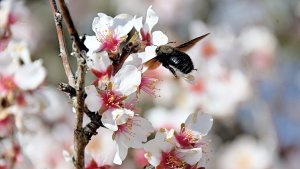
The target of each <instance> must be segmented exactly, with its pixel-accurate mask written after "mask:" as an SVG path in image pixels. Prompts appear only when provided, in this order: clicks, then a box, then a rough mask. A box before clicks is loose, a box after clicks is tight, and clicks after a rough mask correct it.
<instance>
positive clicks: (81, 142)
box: [58, 0, 89, 169]
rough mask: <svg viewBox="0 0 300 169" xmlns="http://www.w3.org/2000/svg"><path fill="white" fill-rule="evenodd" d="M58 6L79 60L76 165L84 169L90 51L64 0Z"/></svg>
mask: <svg viewBox="0 0 300 169" xmlns="http://www.w3.org/2000/svg"><path fill="white" fill-rule="evenodd" d="M58 5H59V7H60V10H61V12H62V16H63V18H64V21H65V23H66V26H67V30H68V32H69V35H70V36H71V38H72V40H73V44H74V49H73V50H74V52H75V55H76V58H77V79H76V86H75V89H76V99H74V102H73V104H74V106H75V109H76V120H75V130H74V151H75V152H74V165H75V168H76V169H83V168H84V166H85V165H84V153H85V152H84V150H85V147H86V145H87V144H88V142H89V139H88V137H86V135H85V132H84V129H83V127H82V123H83V115H84V91H83V89H84V81H85V73H86V61H85V58H86V56H85V53H86V52H87V51H88V49H87V48H86V46H85V45H84V44H83V41H82V40H81V39H80V38H79V34H78V32H77V30H76V28H75V26H74V23H73V20H72V18H71V15H70V12H69V9H68V8H67V5H66V3H65V1H64V0H58Z"/></svg>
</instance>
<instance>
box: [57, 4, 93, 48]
mask: <svg viewBox="0 0 300 169" xmlns="http://www.w3.org/2000/svg"><path fill="white" fill-rule="evenodd" d="M58 5H59V7H60V9H61V12H62V15H63V17H64V20H65V23H66V25H67V30H68V32H69V34H70V36H71V37H72V38H73V41H74V43H75V48H76V49H78V50H79V51H77V52H78V53H79V52H81V51H83V50H84V51H86V52H87V51H88V48H87V47H86V46H85V45H84V44H83V41H82V40H81V39H80V38H79V35H78V33H77V30H76V28H75V26H74V23H73V20H72V18H71V15H70V12H69V10H68V7H67V5H66V3H65V1H64V0H58Z"/></svg>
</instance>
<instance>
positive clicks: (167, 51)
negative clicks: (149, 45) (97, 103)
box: [155, 45, 173, 55]
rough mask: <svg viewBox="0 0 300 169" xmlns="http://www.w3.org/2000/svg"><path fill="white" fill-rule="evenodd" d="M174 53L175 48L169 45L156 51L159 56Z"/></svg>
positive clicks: (159, 47)
mask: <svg viewBox="0 0 300 169" xmlns="http://www.w3.org/2000/svg"><path fill="white" fill-rule="evenodd" d="M172 52H173V47H171V46H168V45H163V46H158V47H157V48H156V50H155V53H156V54H157V55H161V54H170V53H172Z"/></svg>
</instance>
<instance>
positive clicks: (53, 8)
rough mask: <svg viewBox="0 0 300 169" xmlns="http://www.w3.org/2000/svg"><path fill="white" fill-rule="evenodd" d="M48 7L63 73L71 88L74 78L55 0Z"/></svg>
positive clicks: (50, 0) (73, 84) (51, 0)
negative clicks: (51, 15)
mask: <svg viewBox="0 0 300 169" xmlns="http://www.w3.org/2000/svg"><path fill="white" fill-rule="evenodd" d="M49 2H50V6H51V11H52V14H53V17H54V21H55V27H56V32H57V37H58V42H59V49H60V57H61V59H62V63H63V66H64V69H65V73H66V75H67V78H68V82H69V84H70V85H71V86H75V80H74V76H73V73H72V70H71V67H70V64H69V60H68V55H67V49H66V46H65V39H64V36H63V29H62V16H61V14H60V12H59V10H58V9H57V6H56V2H55V0H49Z"/></svg>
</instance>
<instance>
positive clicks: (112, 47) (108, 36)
mask: <svg viewBox="0 0 300 169" xmlns="http://www.w3.org/2000/svg"><path fill="white" fill-rule="evenodd" d="M96 37H97V40H98V41H99V42H101V43H102V48H101V49H100V51H103V50H106V51H113V52H114V51H116V50H117V46H118V44H119V42H120V40H119V39H118V38H117V37H116V36H115V35H114V34H113V32H112V31H111V30H109V29H105V30H101V31H97V35H96Z"/></svg>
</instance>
